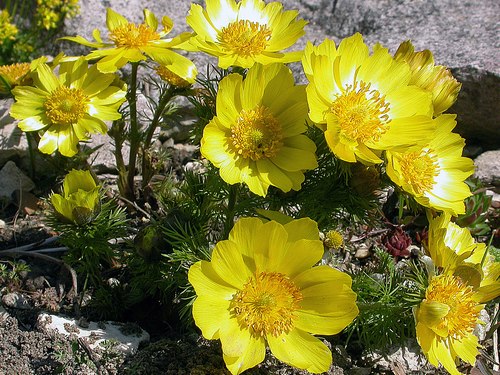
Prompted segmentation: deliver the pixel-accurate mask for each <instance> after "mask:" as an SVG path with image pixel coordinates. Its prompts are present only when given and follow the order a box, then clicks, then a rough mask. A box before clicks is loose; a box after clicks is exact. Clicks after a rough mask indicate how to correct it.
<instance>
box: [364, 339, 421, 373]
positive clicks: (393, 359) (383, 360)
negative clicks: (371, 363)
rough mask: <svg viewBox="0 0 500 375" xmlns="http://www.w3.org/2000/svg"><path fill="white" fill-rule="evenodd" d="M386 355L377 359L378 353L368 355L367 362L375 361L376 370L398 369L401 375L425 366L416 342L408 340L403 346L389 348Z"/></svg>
mask: <svg viewBox="0 0 500 375" xmlns="http://www.w3.org/2000/svg"><path fill="white" fill-rule="evenodd" d="M388 353H390V354H388V355H386V356H382V357H379V355H380V354H378V353H370V354H369V355H368V356H367V359H368V360H375V359H376V363H377V366H378V368H380V369H388V370H393V371H394V369H396V368H397V369H399V370H400V371H403V372H401V373H408V372H411V371H419V370H421V369H422V368H424V367H425V365H426V364H427V359H426V358H425V356H424V355H423V354H422V353H421V351H420V347H419V346H418V344H417V342H416V340H408V342H407V343H406V345H404V346H394V347H391V348H389V350H388Z"/></svg>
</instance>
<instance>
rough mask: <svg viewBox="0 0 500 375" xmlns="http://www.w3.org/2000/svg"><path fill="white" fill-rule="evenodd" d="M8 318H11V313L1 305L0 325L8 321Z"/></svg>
mask: <svg viewBox="0 0 500 375" xmlns="http://www.w3.org/2000/svg"><path fill="white" fill-rule="evenodd" d="M8 317H10V315H9V313H8V312H7V310H5V308H4V307H3V306H2V305H0V324H2V323H3V322H4V321H6V320H7V318H8Z"/></svg>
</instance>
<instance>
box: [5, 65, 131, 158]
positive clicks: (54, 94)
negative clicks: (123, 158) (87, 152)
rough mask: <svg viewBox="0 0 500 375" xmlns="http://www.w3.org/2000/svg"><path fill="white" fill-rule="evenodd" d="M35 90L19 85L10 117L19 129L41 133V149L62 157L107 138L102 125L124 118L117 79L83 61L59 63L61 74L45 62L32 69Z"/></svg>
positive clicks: (39, 145) (105, 129)
mask: <svg viewBox="0 0 500 375" xmlns="http://www.w3.org/2000/svg"><path fill="white" fill-rule="evenodd" d="M33 65H35V67H34V72H33V73H32V74H31V78H32V79H33V85H32V86H16V87H15V88H14V89H13V90H12V94H13V95H14V98H15V100H16V102H15V103H14V104H13V105H12V107H11V110H10V114H11V116H12V117H14V118H15V119H18V120H21V121H20V122H19V124H18V126H19V128H20V129H21V130H24V131H28V132H38V131H41V132H42V136H41V139H40V142H39V144H38V149H39V150H40V151H41V152H43V153H46V154H52V153H53V152H54V151H56V150H59V152H60V153H61V154H62V155H64V156H73V155H75V154H76V153H77V152H78V143H79V142H80V141H83V140H87V139H88V137H89V134H91V133H103V134H104V133H106V131H107V126H106V124H105V122H104V121H110V120H117V119H119V118H121V114H120V113H119V112H118V108H119V107H120V105H121V104H122V103H123V102H124V101H125V94H126V92H125V91H123V90H122V89H121V88H119V87H117V86H114V85H113V81H114V80H115V78H116V76H115V75H114V74H104V73H101V72H99V71H98V70H97V67H96V66H95V65H93V66H91V67H89V66H88V63H87V61H86V60H85V59H83V58H79V59H77V60H75V61H69V62H64V63H61V65H60V66H59V75H56V74H55V73H54V71H53V70H52V69H51V68H50V67H49V66H48V65H47V64H45V63H36V64H33Z"/></svg>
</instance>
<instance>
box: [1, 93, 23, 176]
mask: <svg viewBox="0 0 500 375" xmlns="http://www.w3.org/2000/svg"><path fill="white" fill-rule="evenodd" d="M12 103H14V100H13V99H6V100H0V168H1V167H2V166H3V165H4V164H5V163H6V162H7V161H8V160H12V159H14V158H17V159H19V158H23V157H25V156H27V155H28V141H27V139H26V134H25V133H24V132H23V131H22V130H21V129H19V128H18V127H17V121H15V120H14V119H13V118H12V117H10V115H9V111H10V106H11V105H12Z"/></svg>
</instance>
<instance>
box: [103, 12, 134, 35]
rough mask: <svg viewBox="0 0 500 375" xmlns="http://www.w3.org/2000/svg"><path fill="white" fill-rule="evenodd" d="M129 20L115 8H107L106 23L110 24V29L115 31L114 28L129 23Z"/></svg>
mask: <svg viewBox="0 0 500 375" xmlns="http://www.w3.org/2000/svg"><path fill="white" fill-rule="evenodd" d="M128 23H129V22H128V21H127V19H126V18H125V17H123V16H122V15H121V14H118V13H116V12H115V11H114V10H113V9H111V8H107V9H106V25H107V26H108V29H109V31H113V30H114V29H116V28H118V27H121V26H124V25H127V24H128Z"/></svg>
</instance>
